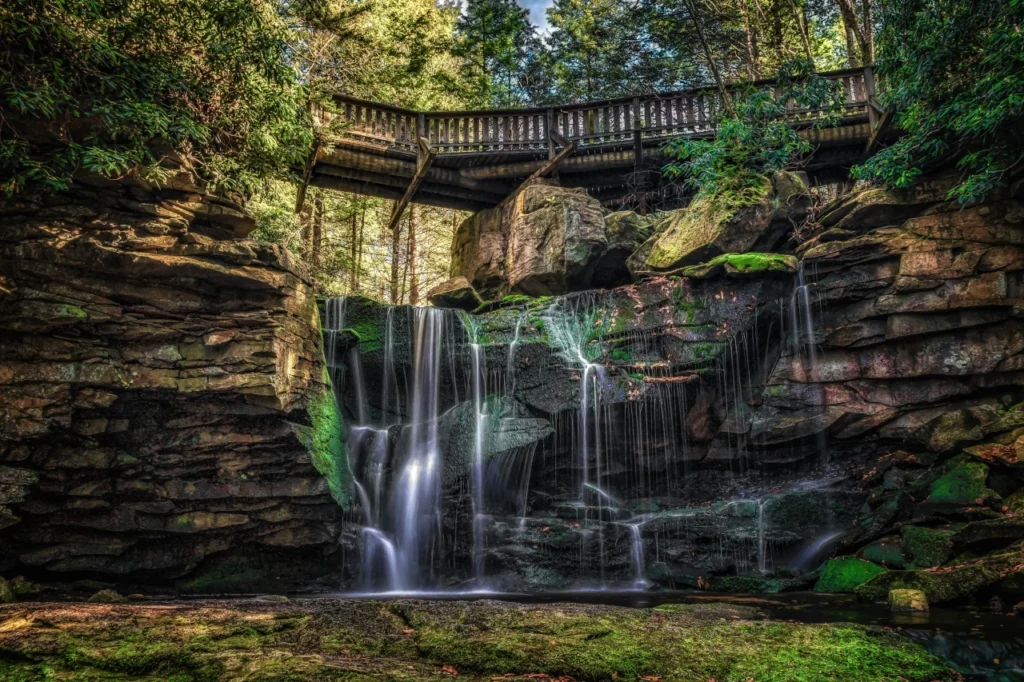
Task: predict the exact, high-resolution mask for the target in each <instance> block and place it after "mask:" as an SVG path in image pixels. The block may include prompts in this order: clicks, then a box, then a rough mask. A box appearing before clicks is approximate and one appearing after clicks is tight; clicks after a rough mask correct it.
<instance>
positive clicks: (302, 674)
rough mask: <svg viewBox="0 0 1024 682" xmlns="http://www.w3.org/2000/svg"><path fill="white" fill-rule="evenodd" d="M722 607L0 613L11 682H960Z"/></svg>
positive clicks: (901, 651)
mask: <svg viewBox="0 0 1024 682" xmlns="http://www.w3.org/2000/svg"><path fill="white" fill-rule="evenodd" d="M755 614H756V611H755V610H754V609H752V608H749V607H738V606H728V605H721V604H711V605H686V606H665V607H658V608H656V609H626V608H617V607H605V606H594V605H580V604H549V605H516V604H506V603H500V602H488V601H478V602H424V601H394V602H381V601H372V600H362V601H346V600H334V599H315V600H302V601H294V602H285V603H280V602H260V601H257V600H247V601H206V602H190V603H187V604H172V605H98V604H97V605H92V604H90V605H84V604H73V605H68V604H51V605H47V604H36V605H11V606H6V607H0V679H2V680H4V681H5V682H42V681H43V680H47V681H49V680H96V681H100V680H103V681H108V680H147V681H149V680H152V681H154V682H155V681H157V680H159V681H160V682H214V681H222V680H247V681H248V682H268V681H271V680H273V681H276V682H285V681H288V682H291V681H294V682H298V681H300V680H303V681H304V680H317V681H320V680H345V681H359V680H442V679H452V677H453V675H452V673H453V672H454V671H457V672H458V679H463V680H490V679H492V678H495V677H500V678H501V679H502V680H510V681H514V680H528V679H544V678H543V677H541V676H540V674H543V675H547V676H550V677H551V678H557V677H559V676H569V677H571V678H573V679H575V680H578V681H580V682H583V681H585V680H594V681H596V680H613V679H616V680H637V679H639V678H641V677H642V676H656V677H658V678H659V679H661V680H662V681H663V682H673V681H679V682H690V681H693V682H707V680H710V679H714V680H717V682H736V681H738V682H746V681H747V680H755V681H756V682H783V681H785V682H812V681H815V682H816V681H818V680H836V681H844V680H847V681H850V682H854V681H856V682H860V681H862V680H893V681H895V680H898V679H899V680H908V681H909V682H916V681H928V680H950V679H952V677H951V675H950V674H949V673H948V671H947V669H946V668H945V666H944V665H943V664H942V663H941V662H940V661H939V660H938V659H936V658H934V657H932V656H930V655H929V654H927V653H926V652H925V651H924V650H923V649H922V648H920V647H919V646H917V645H915V644H913V643H912V642H910V641H909V640H907V639H905V638H903V637H901V636H899V635H897V634H894V633H892V632H886V631H883V630H881V629H878V628H868V627H862V626H855V625H845V624H839V625H820V624H818V625H802V624H796V623H779V622H766V621H758V620H752V618H753V617H754V615H755Z"/></svg>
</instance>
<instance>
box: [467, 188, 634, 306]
mask: <svg viewBox="0 0 1024 682" xmlns="http://www.w3.org/2000/svg"><path fill="white" fill-rule="evenodd" d="M648 234H649V224H648V222H647V221H646V220H644V219H643V218H641V217H640V216H637V215H636V214H631V213H622V214H613V215H612V216H609V217H608V220H606V219H605V216H604V214H603V212H602V209H601V205H600V203H599V202H598V201H597V200H596V199H593V198H592V197H590V196H589V195H587V193H586V192H585V191H584V190H582V189H569V188H563V187H558V186H557V185H551V184H543V183H537V184H532V185H530V186H528V187H526V188H525V189H524V190H523V191H522V192H520V193H519V194H517V195H516V196H515V197H513V198H512V200H511V201H509V202H507V203H506V204H503V205H501V206H498V207H496V208H493V209H488V210H486V211H481V212H480V213H478V214H476V215H474V216H473V217H471V218H469V219H467V220H466V221H465V222H464V223H463V224H462V225H461V226H460V227H459V229H458V231H457V232H456V234H455V239H454V242H453V244H452V276H453V277H465V278H466V279H468V280H469V281H470V282H471V283H472V284H473V286H474V287H475V288H476V290H477V291H478V292H479V293H480V295H481V296H483V297H484V298H486V299H495V298H500V297H501V296H503V295H505V294H508V293H514V294H526V295H529V296H548V295H557V294H564V293H567V292H571V291H582V290H585V289H590V288H599V287H609V286H615V285H619V284H624V283H626V282H628V281H629V272H628V271H627V270H626V267H625V260H626V258H627V257H628V256H629V254H631V253H632V252H633V251H634V250H636V248H637V247H638V246H639V245H640V244H641V243H643V241H644V240H645V239H646V238H647V236H648Z"/></svg>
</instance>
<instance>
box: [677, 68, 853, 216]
mask: <svg viewBox="0 0 1024 682" xmlns="http://www.w3.org/2000/svg"><path fill="white" fill-rule="evenodd" d="M776 85H777V88H778V92H777V93H776V92H775V91H773V90H772V88H770V87H765V88H761V89H755V88H753V87H751V88H749V89H748V90H747V91H746V92H744V93H741V94H740V95H739V96H738V97H736V98H735V101H734V102H733V108H734V110H735V115H727V116H724V117H723V118H721V119H719V120H718V123H717V130H716V135H715V137H714V139H711V140H692V139H686V138H676V139H674V140H671V141H669V142H667V143H666V145H665V149H666V151H667V152H668V155H669V157H670V158H672V159H673V161H672V162H671V163H669V164H668V165H667V166H666V167H665V169H664V170H665V173H666V174H667V175H668V176H669V177H671V178H681V179H682V181H683V184H684V185H686V186H689V187H691V188H693V189H695V190H696V191H697V193H698V194H699V195H703V196H713V195H720V196H722V197H725V198H726V199H727V200H728V202H730V203H733V204H734V205H737V206H738V205H744V204H745V203H748V201H754V200H756V199H758V198H759V195H760V192H761V191H762V190H763V189H764V187H765V182H766V179H767V178H768V177H769V176H771V175H772V174H773V173H775V172H776V171H780V170H782V169H784V168H786V167H787V166H789V165H790V164H791V163H793V162H794V161H795V160H797V159H798V158H799V157H801V156H803V155H805V154H807V153H809V152H810V151H811V145H810V143H809V142H808V141H807V140H805V139H804V138H803V137H801V136H800V135H799V133H798V131H797V130H796V128H794V127H793V126H792V125H790V123H789V122H787V119H786V117H787V114H789V113H790V112H791V110H802V109H809V110H821V112H822V115H821V116H820V117H818V118H815V119H813V120H810V121H808V124H809V125H812V126H815V127H821V126H827V125H834V124H835V123H836V121H837V120H838V117H839V115H840V113H841V109H842V106H843V103H844V101H845V100H844V96H843V92H842V90H841V86H840V85H839V84H838V83H836V82H834V81H830V80H828V79H827V78H822V77H820V76H818V75H816V74H814V72H813V69H812V66H811V64H810V62H808V61H807V60H804V59H796V60H792V61H789V62H786V63H785V64H783V65H782V68H781V69H780V70H779V74H778V76H777V77H776Z"/></svg>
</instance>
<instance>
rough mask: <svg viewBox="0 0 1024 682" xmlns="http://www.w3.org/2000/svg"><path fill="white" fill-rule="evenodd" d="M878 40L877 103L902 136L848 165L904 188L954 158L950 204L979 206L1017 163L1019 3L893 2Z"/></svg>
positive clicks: (1021, 63)
mask: <svg viewBox="0 0 1024 682" xmlns="http://www.w3.org/2000/svg"><path fill="white" fill-rule="evenodd" d="M881 9H882V17H881V19H882V30H881V32H880V34H879V36H878V42H879V54H880V56H881V59H880V61H879V72H880V74H881V77H882V81H881V82H882V85H883V89H882V100H883V103H884V105H885V106H886V107H887V108H888V109H890V110H892V111H894V112H895V119H894V122H895V124H896V125H897V126H898V127H899V128H900V129H901V130H902V132H903V133H904V136H903V137H901V138H900V139H899V140H898V141H897V142H896V143H895V144H893V145H892V146H890V147H888V148H886V149H883V150H882V151H880V152H879V153H877V154H876V155H875V156H873V157H872V158H871V159H869V160H868V161H867V162H866V163H865V164H864V165H862V166H860V167H858V168H855V169H854V173H855V175H856V176H857V177H860V178H864V179H872V180H879V181H882V182H884V183H885V184H887V185H889V186H891V187H908V186H909V185H911V184H913V182H914V181H915V180H916V179H917V178H918V177H919V176H920V175H921V174H922V173H923V172H926V171H928V170H929V169H932V168H934V167H937V166H939V165H941V164H943V163H945V162H948V161H950V160H952V159H957V165H958V167H959V168H960V169H961V170H962V171H963V174H964V175H963V179H962V181H961V182H960V183H959V184H958V185H957V186H956V187H955V188H954V189H953V190H952V191H951V193H950V198H955V199H957V200H959V201H960V202H961V203H967V202H973V201H978V200H980V199H982V198H984V197H985V195H987V194H988V193H989V192H991V191H992V190H993V189H995V188H996V187H999V186H1000V185H1003V184H1005V183H1006V181H1007V179H1008V176H1009V174H1010V173H1011V172H1012V171H1013V170H1014V169H1017V168H1019V167H1020V162H1021V160H1022V158H1024V0H977V1H976V2H963V1H962V0H890V1H889V2H886V3H883V4H882V6H881Z"/></svg>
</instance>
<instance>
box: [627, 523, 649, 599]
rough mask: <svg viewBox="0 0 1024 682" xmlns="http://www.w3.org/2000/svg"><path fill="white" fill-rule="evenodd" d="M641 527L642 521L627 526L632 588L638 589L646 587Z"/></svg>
mask: <svg viewBox="0 0 1024 682" xmlns="http://www.w3.org/2000/svg"><path fill="white" fill-rule="evenodd" d="M642 525H643V522H642V521H640V522H637V523H631V524H629V535H630V539H631V540H632V552H631V554H632V557H631V558H632V560H633V587H635V588H638V589H642V588H644V587H647V585H648V583H647V578H646V566H645V565H644V539H643V536H642V535H641V534H640V527H641V526H642Z"/></svg>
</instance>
